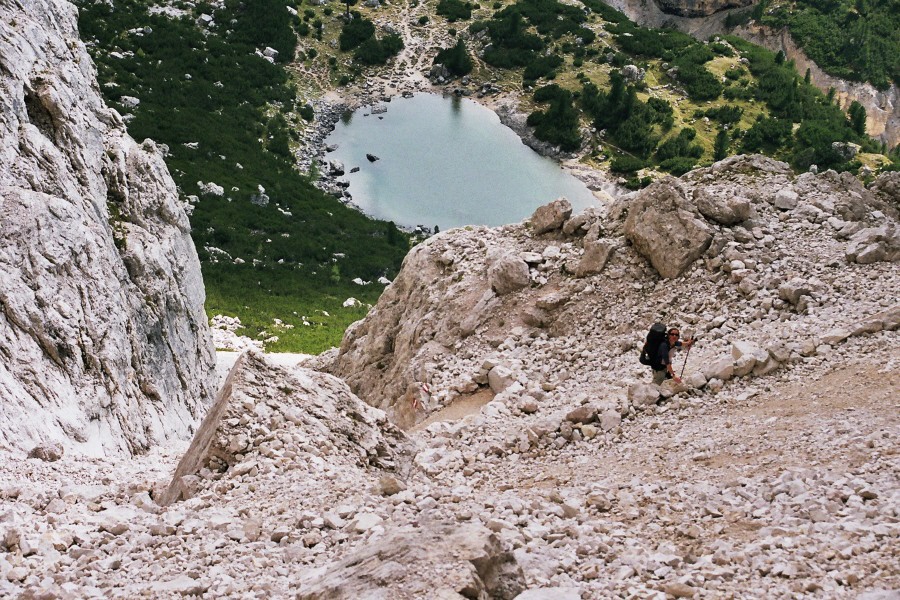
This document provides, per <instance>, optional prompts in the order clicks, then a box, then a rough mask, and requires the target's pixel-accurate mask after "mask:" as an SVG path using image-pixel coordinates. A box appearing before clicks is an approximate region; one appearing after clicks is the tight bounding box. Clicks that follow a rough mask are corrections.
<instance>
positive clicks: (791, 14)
mask: <svg viewBox="0 0 900 600" xmlns="http://www.w3.org/2000/svg"><path fill="white" fill-rule="evenodd" d="M751 18H753V19H755V20H756V21H757V22H758V23H760V24H762V25H766V26H769V27H772V28H774V29H781V28H782V27H787V28H788V29H789V30H790V32H791V36H792V37H793V38H794V39H795V40H796V41H797V43H798V44H800V46H801V47H802V48H803V50H804V52H806V54H807V56H809V57H810V58H811V59H812V60H814V61H815V62H816V64H817V65H819V66H820V67H821V68H822V69H823V70H824V71H825V72H826V73H829V74H830V75H833V76H835V77H840V78H841V79H848V80H850V81H865V82H869V83H871V84H872V85H874V86H875V87H876V88H878V89H880V90H884V89H887V88H888V86H890V85H891V84H892V83H893V84H894V85H900V10H898V8H897V2H896V1H894V0H852V1H851V0H762V1H761V2H760V3H759V4H757V5H756V6H755V7H753V9H751V10H748V11H744V12H741V13H738V14H736V15H732V16H730V18H729V20H728V21H726V25H730V26H734V25H738V24H741V23H743V22H746V21H748V20H749V19H751Z"/></svg>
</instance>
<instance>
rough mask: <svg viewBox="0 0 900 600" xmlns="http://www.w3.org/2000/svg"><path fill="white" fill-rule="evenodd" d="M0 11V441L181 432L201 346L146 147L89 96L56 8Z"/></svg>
mask: <svg viewBox="0 0 900 600" xmlns="http://www.w3.org/2000/svg"><path fill="white" fill-rule="evenodd" d="M0 20H2V21H3V23H4V26H3V28H2V31H0V115H2V118H0V222H2V236H0V355H2V356H3V359H2V360H0V407H2V410H0V445H4V446H7V447H13V448H22V449H24V450H26V451H27V450H28V449H29V448H31V447H33V446H35V444H36V443H39V442H41V443H52V442H58V443H60V444H62V445H63V446H64V447H65V448H66V449H71V450H74V451H75V452H76V453H88V454H104V453H111V452H130V453H136V452H141V451H143V450H146V449H147V448H148V447H149V446H150V445H152V444H154V443H156V442H159V441H161V440H164V439H169V438H186V437H188V436H189V435H190V433H191V430H192V427H193V425H194V423H195V421H196V419H197V418H198V416H199V415H200V413H201V412H202V411H203V409H204V408H205V406H206V404H207V403H208V401H209V400H210V398H211V396H212V393H211V386H212V383H211V382H212V374H213V364H214V361H213V348H212V345H211V343H210V337H209V334H208V327H207V323H206V317H205V314H204V311H203V302H204V291H203V281H202V278H201V275H200V267H199V262H198V260H197V255H196V251H195V250H194V247H193V243H192V241H191V238H190V225H189V223H188V220H187V217H186V215H185V211H184V207H183V206H182V204H181V203H180V202H179V199H178V194H177V190H176V189H175V185H174V183H173V181H172V179H171V177H170V176H169V173H168V171H167V170H166V166H165V164H164V162H163V160H162V155H161V152H160V150H159V149H158V148H157V147H156V145H155V144H154V143H153V142H150V141H147V142H144V143H143V144H140V145H139V144H137V143H135V141H134V140H132V139H131V138H130V137H128V135H127V134H126V133H125V127H124V125H123V123H122V120H121V118H120V117H119V115H118V114H117V113H116V112H115V111H113V110H111V109H108V108H106V107H105V106H104V105H103V102H102V100H101V98H100V94H99V91H98V89H97V84H96V80H95V71H94V67H93V65H92V63H91V60H90V58H89V57H88V54H87V52H86V51H85V48H84V45H83V44H82V43H81V42H80V41H79V39H78V31H77V13H76V10H75V8H74V7H73V6H72V5H71V4H68V3H66V2H60V1H55V0H28V1H25V2H13V3H8V2H7V3H3V4H2V5H0Z"/></svg>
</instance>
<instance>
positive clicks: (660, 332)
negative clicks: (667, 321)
mask: <svg viewBox="0 0 900 600" xmlns="http://www.w3.org/2000/svg"><path fill="white" fill-rule="evenodd" d="M664 341H666V326H665V325H664V324H662V323H654V324H653V325H652V326H651V327H650V331H648V332H647V340H646V341H645V342H644V347H643V348H642V349H641V359H640V360H641V364H642V365H649V366H651V367H653V368H654V369H655V370H657V371H659V370H660V369H661V368H662V365H660V364H659V345H660V344H662V343H663V342H664Z"/></svg>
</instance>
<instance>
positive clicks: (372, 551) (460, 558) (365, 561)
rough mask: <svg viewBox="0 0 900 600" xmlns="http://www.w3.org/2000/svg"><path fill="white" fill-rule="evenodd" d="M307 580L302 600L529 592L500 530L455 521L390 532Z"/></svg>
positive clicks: (509, 596)
mask: <svg viewBox="0 0 900 600" xmlns="http://www.w3.org/2000/svg"><path fill="white" fill-rule="evenodd" d="M303 583H304V585H301V586H300V589H301V591H300V592H299V594H298V595H297V600H356V599H357V598H373V599H374V598H385V599H386V598H391V599H395V600H415V599H418V598H447V599H448V600H449V599H451V598H453V599H456V598H458V599H462V598H471V599H473V600H513V599H514V598H516V597H517V596H519V594H521V593H522V592H523V591H524V590H525V577H524V575H523V573H522V569H521V568H520V567H519V565H518V564H517V563H516V560H515V558H514V556H513V554H512V552H509V551H507V550H505V549H504V548H503V545H502V544H501V543H500V540H499V538H498V537H497V535H496V534H494V533H492V532H491V531H490V530H488V529H487V528H485V527H484V526H482V525H476V524H470V525H462V526H460V525H458V524H450V523H446V524H441V523H437V524H424V525H423V526H422V527H419V528H417V529H414V530H396V531H389V532H387V533H385V535H384V536H383V537H381V538H380V539H379V540H378V541H377V542H372V543H369V544H367V545H365V546H363V547H362V548H360V549H358V550H356V551H354V552H352V553H350V554H349V555H348V556H346V557H345V558H344V559H343V560H341V561H339V562H337V563H335V564H333V565H331V566H329V567H328V568H327V570H326V571H325V573H324V574H322V575H321V576H320V577H318V578H317V579H315V580H313V581H310V582H303Z"/></svg>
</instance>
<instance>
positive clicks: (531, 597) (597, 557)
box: [0, 157, 900, 600]
mask: <svg viewBox="0 0 900 600" xmlns="http://www.w3.org/2000/svg"><path fill="white" fill-rule="evenodd" d="M898 184H900V181H898V179H897V178H896V177H883V178H881V179H879V180H878V181H876V183H875V184H872V185H871V186H870V187H868V188H865V187H863V186H862V185H861V184H860V183H859V182H857V181H856V180H852V179H849V178H845V177H841V176H838V175H835V174H834V173H824V174H820V175H813V174H804V175H801V176H794V175H792V174H791V173H790V171H789V170H788V169H787V168H786V165H783V164H782V163H777V162H775V161H771V160H769V159H764V158H762V157H738V158H735V159H728V160H726V161H723V162H722V163H718V164H716V165H714V166H713V167H710V168H708V169H701V170H698V171H694V172H692V173H689V174H688V175H686V176H684V177H683V178H681V179H680V180H675V179H667V180H664V181H662V182H659V183H657V184H653V185H652V186H651V187H649V188H647V189H646V190H643V191H642V192H640V193H638V194H636V195H633V196H631V197H628V198H620V199H618V200H616V201H614V202H610V203H607V204H605V205H604V206H601V207H598V208H597V209H596V210H594V211H589V212H588V213H584V214H582V215H575V216H572V215H571V214H570V211H568V212H567V210H566V204H567V203H566V202H564V201H559V202H556V203H552V204H551V205H548V206H547V207H543V208H542V209H539V210H538V211H537V212H536V213H535V215H534V216H533V217H532V218H531V219H530V220H529V221H528V222H526V223H524V224H519V225H511V226H506V227H502V228H497V229H486V228H470V229H460V230H453V231H450V232H444V233H442V234H440V235H438V236H435V237H433V238H431V239H430V240H428V241H427V242H426V243H424V244H421V245H420V246H418V247H417V248H415V249H414V250H413V251H412V252H411V254H410V256H409V257H408V258H407V262H406V264H405V266H404V268H403V270H402V271H401V273H400V274H399V275H398V277H397V279H396V280H395V281H394V283H393V284H392V285H391V286H390V287H389V288H388V289H387V290H386V292H385V294H384V296H383V297H382V299H381V300H380V301H379V304H378V305H377V306H376V308H375V309H374V310H373V311H372V313H371V314H370V315H369V317H367V319H366V320H364V321H363V322H361V323H359V324H356V325H354V326H352V327H351V329H350V330H349V331H348V333H347V336H346V337H345V340H344V343H343V344H342V347H341V348H340V349H339V350H338V351H335V352H331V353H329V354H327V355H324V356H320V357H316V358H314V359H311V360H308V361H305V363H304V365H305V366H297V367H285V366H278V365H276V364H274V363H272V362H269V361H267V360H266V359H265V357H264V356H261V355H257V354H253V353H249V354H246V355H244V356H243V357H242V358H240V359H239V360H238V361H237V364H236V366H235V367H234V369H233V370H232V372H231V374H230V375H229V378H228V380H227V381H226V383H225V385H224V386H223V387H222V390H221V391H220V393H219V396H218V398H217V400H216V404H214V405H213V407H212V408H210V409H209V412H208V414H207V417H206V419H205V420H204V422H203V423H202V424H201V425H200V426H199V427H198V429H197V432H196V434H195V437H194V440H193V442H192V443H191V444H190V446H188V441H187V440H186V441H185V442H184V443H183V444H181V445H179V446H176V445H173V444H169V445H167V446H164V447H160V446H157V447H155V448H154V449H152V450H151V451H150V452H148V453H146V454H144V455H140V456H136V457H134V458H80V457H77V456H74V455H70V454H68V453H64V454H63V455H62V456H61V457H60V456H58V451H57V450H56V449H54V447H53V446H52V445H46V446H43V447H39V448H37V449H36V450H35V451H34V452H33V453H32V454H33V457H31V458H29V457H27V456H26V455H25V454H23V453H21V452H12V451H7V450H3V451H2V452H0V596H4V597H21V598H174V597H181V596H200V597H206V598H299V599H304V600H306V599H310V600H311V599H326V598H347V599H350V598H371V599H376V598H377V599H407V598H409V599H413V598H436V599H447V600H449V599H462V598H468V599H482V600H487V599H494V598H497V599H509V600H512V599H514V598H519V599H521V600H569V599H576V598H578V599H594V598H598V599H599V598H654V599H655V598H659V599H663V598H863V599H866V600H874V599H888V598H898V597H900V539H898V537H900V485H898V483H900V481H898V480H900V446H898V434H900V426H898V425H900V424H898V414H900V413H898V410H897V409H898V395H897V392H898V390H900V350H898V347H900V344H898V342H900V336H898V333H897V331H898V327H900V304H898V291H900V269H898V263H897V262H896V260H897V258H898V257H900V237H898V236H900V233H898V228H897V209H898V198H900V194H898V190H900V186H898ZM648 227H650V229H651V230H650V231H649V232H648V231H646V229H647V228H648ZM666 231H669V232H670V233H668V234H667V233H666ZM667 235H672V236H674V237H675V239H678V240H687V241H685V243H683V244H680V245H677V246H673V245H672V244H669V245H664V246H663V247H662V248H658V247H655V246H654V244H653V243H652V241H653V240H654V239H663V240H665V239H667V238H666V236H667ZM660 273H666V274H667V277H668V278H666V279H663V278H661V276H660ZM656 320H661V321H665V322H667V323H670V324H673V325H677V326H679V327H681V328H682V331H683V332H685V333H687V332H689V331H692V332H694V333H696V335H697V336H698V340H699V341H698V343H697V345H696V346H695V347H694V348H693V349H692V350H691V353H690V355H689V356H688V357H687V365H686V368H685V372H684V383H683V384H681V385H675V384H673V383H672V382H667V383H666V384H664V385H663V386H661V387H656V386H652V385H651V384H650V383H649V382H650V374H649V371H648V368H647V367H643V366H642V365H640V364H638V361H637V355H638V351H639V349H640V344H641V342H642V338H643V335H644V333H645V332H646V329H647V328H648V327H649V325H650V324H651V323H652V322H654V321H656ZM684 361H685V355H684V353H681V354H680V355H679V356H678V358H677V361H676V369H677V370H680V369H681V368H682V365H683V363H684ZM313 367H315V368H313ZM425 390H427V393H426V392H425ZM476 397H477V398H482V399H483V400H484V401H483V402H474V403H472V402H470V403H469V404H466V402H469V401H470V400H472V399H473V398H476ZM360 398H361V399H362V400H361V399H360ZM363 400H364V401H365V402H363ZM462 405H465V406H469V408H468V409H467V410H465V411H460V410H459V406H462ZM454 407H456V410H454ZM449 414H453V415H454V417H455V418H453V419H450V420H441V416H442V415H449ZM426 418H430V419H429V421H431V422H430V424H424V423H422V422H423V420H424V419H426ZM394 423H397V424H400V425H402V426H403V427H404V428H405V431H403V430H401V429H400V428H398V426H397V425H395V424H394ZM417 423H418V425H416V424H417ZM176 468H177V473H176Z"/></svg>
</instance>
